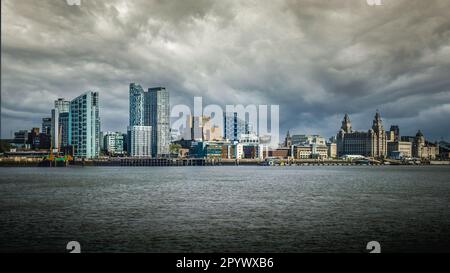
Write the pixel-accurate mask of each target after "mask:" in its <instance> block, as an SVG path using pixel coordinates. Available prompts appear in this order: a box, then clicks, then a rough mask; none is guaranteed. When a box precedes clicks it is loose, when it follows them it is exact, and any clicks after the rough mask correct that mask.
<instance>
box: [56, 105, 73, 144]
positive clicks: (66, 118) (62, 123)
mask: <svg viewBox="0 0 450 273" xmlns="http://www.w3.org/2000/svg"><path fill="white" fill-rule="evenodd" d="M58 125H59V132H58V135H59V147H60V148H65V147H69V146H70V145H71V142H72V139H71V135H72V133H71V132H72V128H71V126H70V112H63V113H59V120H58Z"/></svg>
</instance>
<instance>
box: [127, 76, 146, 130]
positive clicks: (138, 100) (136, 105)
mask: <svg viewBox="0 0 450 273" xmlns="http://www.w3.org/2000/svg"><path fill="white" fill-rule="evenodd" d="M144 93H145V92H144V89H142V87H141V86H140V85H138V84H135V83H131V84H130V126H144V125H146V124H144V103H145V96H144Z"/></svg>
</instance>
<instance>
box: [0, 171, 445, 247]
mask: <svg viewBox="0 0 450 273" xmlns="http://www.w3.org/2000/svg"><path fill="white" fill-rule="evenodd" d="M0 234H1V235H0V252H65V251H66V250H65V247H66V244H67V242H68V241H72V240H76V241H79V242H80V243H81V247H82V251H83V252H365V246H366V244H367V242H369V241H372V240H376V241H379V242H380V243H381V247H382V251H383V252H436V251H445V252H450V167H437V166H436V167H433V166H429V167H425V166H420V167H418V166H415V167H414V166H411V167H408V166H399V167H395V166H384V167H373V166H352V167H348V166H328V167H327V166H323V167H319V166H316V167H312V166H311V167H257V166H255V167H242V166H240V167H234V166H233V167H231V166H230V167H161V168H159V167H142V168H133V167H130V168H127V167H117V168H114V167H104V168H103V167H92V168H88V167H86V168H75V167H74V168H52V169H46V168H1V169H0Z"/></svg>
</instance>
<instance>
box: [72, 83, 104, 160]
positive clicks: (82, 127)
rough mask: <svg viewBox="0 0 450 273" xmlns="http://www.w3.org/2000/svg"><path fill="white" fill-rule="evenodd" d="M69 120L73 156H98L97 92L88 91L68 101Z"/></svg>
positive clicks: (98, 120)
mask: <svg viewBox="0 0 450 273" xmlns="http://www.w3.org/2000/svg"><path fill="white" fill-rule="evenodd" d="M70 121H71V130H72V146H73V149H74V155H75V157H81V158H94V157H98V155H99V150H100V116H99V96H98V92H92V91H88V92H86V93H84V94H83V95H81V96H79V97H77V98H76V99H74V100H72V101H71V102H70Z"/></svg>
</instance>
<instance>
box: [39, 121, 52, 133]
mask: <svg viewBox="0 0 450 273" xmlns="http://www.w3.org/2000/svg"><path fill="white" fill-rule="evenodd" d="M51 131H52V118H51V117H50V118H42V128H41V133H43V134H46V135H51Z"/></svg>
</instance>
